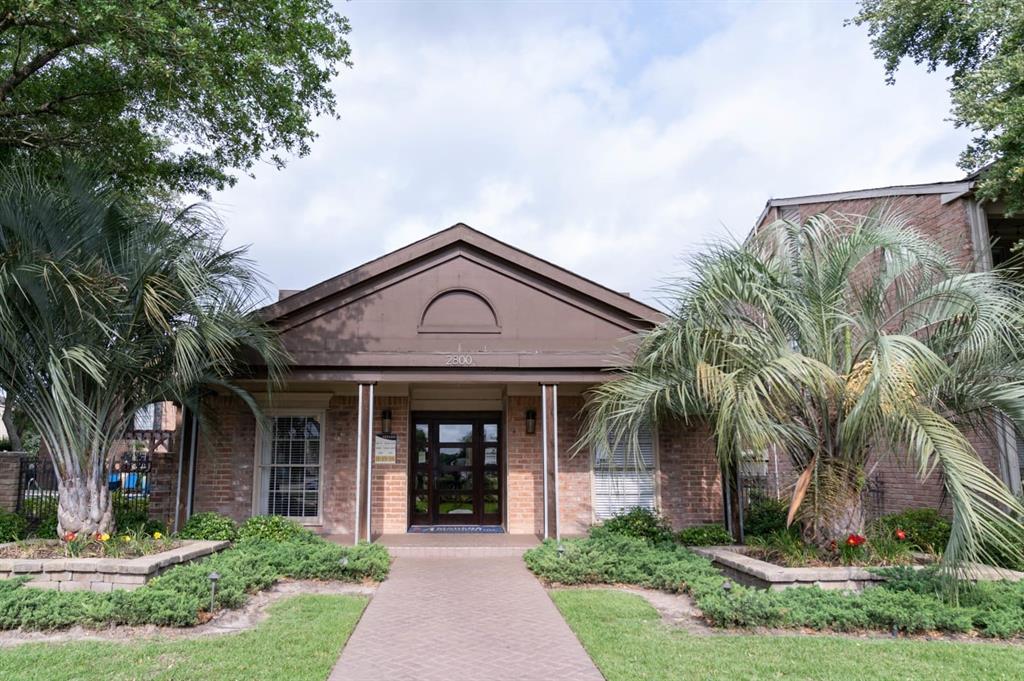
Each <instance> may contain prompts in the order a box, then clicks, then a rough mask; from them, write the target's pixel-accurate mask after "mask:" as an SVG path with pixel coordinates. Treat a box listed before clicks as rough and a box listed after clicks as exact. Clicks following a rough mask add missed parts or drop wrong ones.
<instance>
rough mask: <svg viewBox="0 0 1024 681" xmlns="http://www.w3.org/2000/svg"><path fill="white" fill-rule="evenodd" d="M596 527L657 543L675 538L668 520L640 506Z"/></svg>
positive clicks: (604, 530) (599, 529)
mask: <svg viewBox="0 0 1024 681" xmlns="http://www.w3.org/2000/svg"><path fill="white" fill-rule="evenodd" d="M595 529H597V530H598V532H608V533H611V534H617V535H622V536H625V537H637V538H640V539H646V540H647V541H649V542H653V543H655V544H658V543H661V542H668V541H672V540H673V535H672V526H671V525H669V523H668V521H667V520H666V519H665V518H663V517H662V516H660V515H659V514H658V513H656V512H655V511H651V510H649V509H646V508H640V507H639V506H638V507H636V508H634V509H631V510H630V511H628V512H626V513H620V514H618V515H616V516H613V517H611V518H609V519H608V520H605V521H604V522H603V523H601V525H599V526H598V527H597V528H595Z"/></svg>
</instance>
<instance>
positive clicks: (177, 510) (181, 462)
mask: <svg viewBox="0 0 1024 681" xmlns="http://www.w3.org/2000/svg"><path fill="white" fill-rule="evenodd" d="M186 411H187V410H186V408H185V405H181V426H180V427H181V436H180V437H179V442H178V483H177V485H175V492H174V532H175V534H177V532H178V519H179V518H180V517H181V473H182V468H184V467H185V429H186V428H187V427H188V426H187V425H186V424H187V420H188V414H187V413H186Z"/></svg>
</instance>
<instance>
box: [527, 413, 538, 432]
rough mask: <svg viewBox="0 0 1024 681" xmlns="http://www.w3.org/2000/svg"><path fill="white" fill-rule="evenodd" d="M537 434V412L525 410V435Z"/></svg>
mask: <svg viewBox="0 0 1024 681" xmlns="http://www.w3.org/2000/svg"><path fill="white" fill-rule="evenodd" d="M536 432H537V412H535V411H534V410H533V409H527V410H526V434H527V435H533V434H534V433H536Z"/></svg>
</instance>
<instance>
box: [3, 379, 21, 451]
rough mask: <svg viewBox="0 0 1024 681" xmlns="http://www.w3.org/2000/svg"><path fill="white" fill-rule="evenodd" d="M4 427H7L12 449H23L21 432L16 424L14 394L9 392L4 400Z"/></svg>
mask: <svg viewBox="0 0 1024 681" xmlns="http://www.w3.org/2000/svg"><path fill="white" fill-rule="evenodd" d="M3 423H4V428H6V429H7V439H8V440H10V442H11V449H13V450H14V451H16V452H20V451H23V450H22V448H21V447H22V445H21V434H20V433H18V427H17V426H16V425H15V424H14V394H13V393H7V398H6V399H5V400H4V415H3Z"/></svg>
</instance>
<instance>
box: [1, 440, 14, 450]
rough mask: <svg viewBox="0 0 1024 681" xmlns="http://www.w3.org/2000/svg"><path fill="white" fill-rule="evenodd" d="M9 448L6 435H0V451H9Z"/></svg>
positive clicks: (9, 443)
mask: <svg viewBox="0 0 1024 681" xmlns="http://www.w3.org/2000/svg"><path fill="white" fill-rule="evenodd" d="M11 449H12V447H11V441H10V440H9V439H7V438H6V437H0V452H9V451H11Z"/></svg>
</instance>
